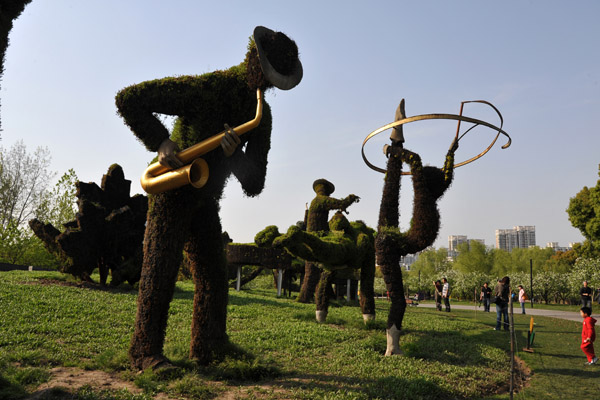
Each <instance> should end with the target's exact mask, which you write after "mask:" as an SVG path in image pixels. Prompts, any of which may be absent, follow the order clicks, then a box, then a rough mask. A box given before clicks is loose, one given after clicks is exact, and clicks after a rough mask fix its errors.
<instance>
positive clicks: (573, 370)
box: [535, 358, 600, 379]
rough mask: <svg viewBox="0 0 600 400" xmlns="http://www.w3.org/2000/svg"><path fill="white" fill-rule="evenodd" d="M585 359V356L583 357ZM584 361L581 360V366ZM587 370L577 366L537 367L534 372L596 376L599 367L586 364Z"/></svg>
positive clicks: (585, 376)
mask: <svg viewBox="0 0 600 400" xmlns="http://www.w3.org/2000/svg"><path fill="white" fill-rule="evenodd" d="M583 359H584V360H585V358H583ZM583 364H584V362H583V361H582V362H581V365H582V366H583ZM587 368H589V369H588V370H585V371H582V370H581V369H579V368H538V369H536V371H535V372H536V373H538V374H549V375H565V376H573V377H577V378H594V379H597V378H598V373H599V372H600V368H598V367H597V366H594V365H588V366H587Z"/></svg>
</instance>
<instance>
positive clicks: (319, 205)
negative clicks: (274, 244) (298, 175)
mask: <svg viewBox="0 0 600 400" xmlns="http://www.w3.org/2000/svg"><path fill="white" fill-rule="evenodd" d="M313 190H314V191H315V193H316V194H317V195H316V196H315V198H314V199H313V200H312V201H311V203H310V207H309V208H308V212H307V215H306V231H307V232H326V231H328V230H329V226H328V220H329V211H331V210H344V211H345V210H346V208H348V206H350V205H352V204H353V203H357V202H358V201H359V200H360V198H359V197H358V196H356V195H354V194H350V195H348V196H347V197H345V198H343V199H336V198H334V197H331V194H332V193H333V192H334V191H335V186H334V185H333V183H331V182H329V181H328V180H327V179H323V178H321V179H317V180H316V181H314V182H313ZM331 278H332V274H331V273H326V275H325V276H321V271H320V269H319V268H318V266H316V265H315V263H313V262H311V261H306V262H305V264H304V280H303V282H302V287H301V288H300V293H299V295H298V301H299V302H301V303H310V302H311V301H312V299H313V295H314V294H315V290H316V288H317V285H318V284H319V282H320V280H321V279H325V280H326V282H323V283H322V285H321V286H322V289H323V290H324V289H325V288H327V287H328V286H329V285H330V283H331V282H330V281H331Z"/></svg>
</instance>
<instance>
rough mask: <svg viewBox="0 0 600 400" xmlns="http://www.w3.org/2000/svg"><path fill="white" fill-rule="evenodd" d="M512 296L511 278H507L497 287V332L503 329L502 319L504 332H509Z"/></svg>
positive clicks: (495, 291) (499, 282) (495, 290)
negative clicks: (509, 298) (509, 301)
mask: <svg viewBox="0 0 600 400" xmlns="http://www.w3.org/2000/svg"><path fill="white" fill-rule="evenodd" d="M509 295H510V278H509V277H508V276H505V277H504V278H502V279H501V280H500V281H498V284H497V285H496V288H495V289H494V296H496V327H495V328H494V330H495V331H499V330H500V329H501V327H502V323H501V321H502V318H504V330H505V331H508V329H509V323H508V296H509Z"/></svg>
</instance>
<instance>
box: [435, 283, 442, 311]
mask: <svg viewBox="0 0 600 400" xmlns="http://www.w3.org/2000/svg"><path fill="white" fill-rule="evenodd" d="M433 288H434V290H435V292H434V297H433V298H434V299H435V309H436V310H438V311H442V282H441V281H440V280H439V279H438V280H437V281H434V282H433Z"/></svg>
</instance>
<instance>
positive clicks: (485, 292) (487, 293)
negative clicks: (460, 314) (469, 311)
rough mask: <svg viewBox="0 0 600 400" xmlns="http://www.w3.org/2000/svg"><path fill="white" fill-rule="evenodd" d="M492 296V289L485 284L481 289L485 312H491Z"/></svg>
mask: <svg viewBox="0 0 600 400" xmlns="http://www.w3.org/2000/svg"><path fill="white" fill-rule="evenodd" d="M491 294H492V288H491V287H489V286H488V283H487V282H485V283H484V284H483V286H482V287H481V301H482V302H483V311H484V312H490V297H491Z"/></svg>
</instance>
